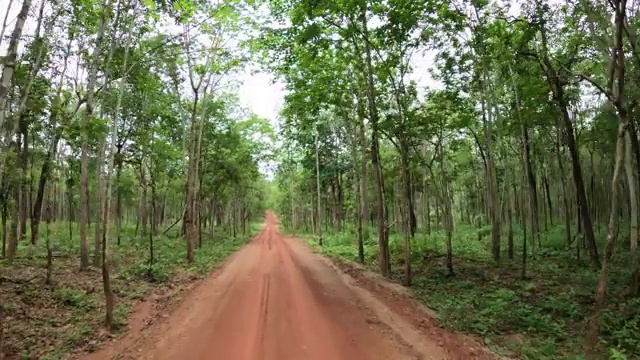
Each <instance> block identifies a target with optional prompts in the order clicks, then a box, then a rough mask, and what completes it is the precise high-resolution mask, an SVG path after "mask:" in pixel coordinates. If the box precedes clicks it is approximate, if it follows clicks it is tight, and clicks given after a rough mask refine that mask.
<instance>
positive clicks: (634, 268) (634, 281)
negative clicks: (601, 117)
mask: <svg viewBox="0 0 640 360" xmlns="http://www.w3.org/2000/svg"><path fill="white" fill-rule="evenodd" d="M633 136H635V134H634V135H633ZM631 137H632V134H631V133H630V132H629V131H627V132H626V134H625V158H624V167H625V172H626V175H627V186H628V187H629V202H630V215H631V216H630V219H629V239H630V243H631V284H630V286H629V291H628V293H629V295H632V296H636V295H637V294H638V290H639V289H638V287H639V286H640V278H639V277H640V274H639V272H638V193H637V187H636V186H637V185H638V179H637V178H636V174H637V173H636V171H635V169H634V167H633V158H632V156H631V148H632V145H631Z"/></svg>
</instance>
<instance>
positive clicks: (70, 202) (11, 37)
mask: <svg viewBox="0 0 640 360" xmlns="http://www.w3.org/2000/svg"><path fill="white" fill-rule="evenodd" d="M1 6H2V7H3V8H5V7H6V9H3V10H2V11H3V12H2V13H3V14H6V16H4V22H3V25H2V34H1V35H0V46H1V48H2V50H3V51H4V56H3V57H2V58H0V59H1V65H0V66H1V69H2V77H1V79H0V84H1V85H0V146H1V147H2V150H1V151H0V154H1V155H0V159H1V161H0V184H1V185H0V213H1V219H2V261H1V262H0V264H1V265H0V270H1V271H2V274H1V275H0V281H2V283H1V284H0V286H1V287H2V288H1V289H2V292H1V294H2V299H0V304H1V306H0V311H3V312H4V314H3V313H0V319H5V320H6V321H5V322H4V323H3V322H2V321H1V320H0V330H1V329H4V330H5V334H6V335H7V336H6V338H7V342H6V346H3V343H2V338H3V336H2V335H3V332H2V331H0V358H1V357H2V356H1V354H2V351H1V350H4V352H5V354H6V355H7V356H8V357H14V356H18V355H20V356H23V357H25V356H26V357H27V358H28V357H34V358H41V357H42V356H44V355H45V354H49V355H51V354H50V353H51V352H52V351H54V352H58V351H63V350H62V347H61V345H60V342H59V341H60V339H63V338H64V337H65V336H67V337H72V338H73V337H74V336H75V335H74V334H76V335H77V333H78V332H79V333H80V335H78V336H75V338H74V339H75V340H68V341H67V343H66V345H76V346H77V345H79V344H83V341H84V339H86V337H87V336H90V335H91V334H97V333H98V332H97V331H96V328H95V327H96V322H95V321H92V319H93V318H95V317H96V315H98V316H100V317H102V319H104V320H103V321H102V322H103V323H105V325H106V327H107V329H115V328H118V324H119V322H120V323H121V321H119V320H118V316H119V315H118V314H120V315H122V309H126V306H125V307H123V306H121V305H126V304H129V303H130V301H129V300H130V296H129V295H131V292H129V291H128V290H127V289H129V286H134V287H136V288H137V289H138V290H136V291H134V292H135V293H137V294H138V295H139V294H143V295H144V294H145V291H146V290H145V289H147V288H148V286H146V284H145V283H144V282H145V281H146V282H151V283H162V282H166V281H169V280H171V279H173V277H174V275H179V273H180V272H181V271H183V270H185V269H196V268H199V269H205V268H210V267H211V266H212V265H213V264H215V263H216V262H217V261H219V260H221V259H222V258H224V255H226V254H228V253H229V252H230V251H232V250H233V249H235V248H236V245H239V244H240V243H241V240H242V239H246V238H248V235H249V233H251V223H252V222H253V221H255V220H259V219H261V218H262V215H263V213H264V210H265V208H266V205H265V204H266V203H265V201H266V192H265V190H266V186H267V183H266V180H265V178H264V176H263V174H262V171H261V169H260V167H261V166H262V165H261V164H262V163H263V162H264V161H266V160H268V158H269V157H270V156H271V153H270V144H271V142H272V141H273V136H274V134H273V130H272V128H271V125H270V123H269V121H268V120H267V119H263V118H260V117H258V116H256V115H254V114H251V113H250V112H249V111H248V110H247V109H244V108H242V107H241V106H240V105H239V104H240V101H239V99H238V97H237V88H238V84H237V80H236V79H237V76H235V75H236V74H237V73H239V72H240V71H243V70H244V66H245V65H246V63H247V51H246V50H245V49H244V48H243V44H242V41H244V40H246V38H247V36H248V35H249V34H250V32H249V31H247V28H249V29H250V27H247V26H246V25H250V21H248V20H246V19H245V17H244V16H241V14H243V13H246V12H247V9H250V8H251V7H250V5H249V4H247V3H244V2H240V1H233V0H232V1H218V2H195V1H176V2H163V1H156V2H154V1H142V2H140V1H133V0H104V1H103V0H100V1H92V0H90V1H76V0H69V1H67V0H63V1H48V0H38V1H31V0H25V1H9V2H2V5H1ZM5 30H6V32H5ZM5 35H6V36H5ZM230 39H231V40H230ZM43 259H44V261H42V260H43ZM182 263H185V264H186V265H185V268H184V269H183V266H182ZM78 269H79V271H78ZM94 269H98V270H99V271H95V270H94ZM180 269H182V270H180ZM112 273H113V274H112ZM32 275H33V276H32ZM94 275H96V276H94ZM94 282H95V283H97V284H94ZM100 283H102V286H100ZM16 284H18V285H20V284H21V285H20V286H14V285H16ZM33 284H36V285H37V287H36V289H37V291H36V289H34V288H32V285H33ZM95 286H98V288H100V287H102V288H103V291H99V290H98V291H94V290H95V289H94V287H95ZM61 292H63V293H67V292H70V293H72V294H76V293H80V294H81V295H83V294H84V295H86V304H89V305H86V306H87V307H86V309H90V310H93V311H90V312H91V314H92V316H91V317H88V318H87V319H88V320H86V323H82V324H77V323H76V322H77V321H84V320H82V317H80V318H78V317H74V316H71V315H69V314H70V313H67V312H66V310H59V311H58V312H53V313H48V312H47V309H51V308H53V309H55V308H56V307H59V306H62V305H64V304H62V305H61V304H60V303H59V302H57V299H59V298H60V296H56V294H60V293H61ZM23 294H29V295H23ZM62 298H64V296H62ZM83 299H84V297H83ZM76 300H77V299H76ZM76 300H73V301H72V302H73V303H74V304H76V303H81V302H80V301H79V300H78V301H76ZM34 301H35V303H34ZM64 301H67V300H64V299H63V303H64ZM67 302H68V301H67ZM82 304H84V302H82ZM82 304H80V305H78V304H76V307H80V308H82V307H83V306H85V305H82ZM39 308H41V309H42V311H39V312H38V310H39ZM60 309H66V308H65V307H64V306H62V307H61V308H60ZM118 309H120V310H118ZM118 311H120V313H118ZM125 311H126V310H125ZM114 312H115V314H114ZM47 314H49V315H47ZM51 314H54V316H53V319H55V320H52V321H51V322H49V320H48V318H47V316H51ZM65 314H67V315H69V316H71V317H69V316H67V315H65ZM104 314H106V318H105V317H104V316H105V315H104ZM30 318H31V319H42V320H37V321H42V322H43V323H44V324H48V325H42V324H41V325H38V326H35V325H34V326H33V327H32V328H31V329H29V328H28V326H25V323H24V322H25V321H27V322H32V323H33V322H34V321H32V320H28V319H30ZM120 320H121V319H120ZM37 321H36V323H37ZM56 322H57V323H56ZM97 323H98V324H99V323H100V321H98V322H97ZM65 324H70V325H69V326H67V325H65ZM83 326H84V327H83ZM61 327H62V328H63V329H64V330H60V328H61ZM39 328H49V330H50V332H49V333H47V332H46V331H40V330H39ZM56 329H58V331H56ZM78 329H84V330H78ZM38 331H40V332H38ZM38 337H39V339H36V338H38ZM43 341H44V343H42V342H43ZM85 345H86V344H85ZM72 348H73V346H72ZM59 355H64V354H63V353H62V354H59Z"/></svg>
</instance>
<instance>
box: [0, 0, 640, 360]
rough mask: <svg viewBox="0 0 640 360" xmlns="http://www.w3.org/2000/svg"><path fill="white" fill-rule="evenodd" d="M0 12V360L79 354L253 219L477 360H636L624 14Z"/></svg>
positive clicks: (554, 8) (279, 8)
mask: <svg viewBox="0 0 640 360" xmlns="http://www.w3.org/2000/svg"><path fill="white" fill-rule="evenodd" d="M0 8H2V9H1V10H0V21H2V27H1V28H0V29H1V30H0V69H1V70H0V228H1V229H2V233H1V234H0V237H1V238H2V250H1V259H0V360H2V359H58V358H68V357H69V356H71V355H73V354H80V353H86V352H91V351H94V350H96V349H99V348H101V347H102V346H103V345H104V344H105V343H106V342H108V341H110V340H111V339H113V338H115V337H117V336H118V335H119V334H122V333H123V332H124V331H125V330H126V327H127V324H128V321H129V319H130V318H131V315H132V314H133V313H135V309H134V308H135V306H134V305H135V304H136V303H139V302H141V301H155V304H156V305H157V306H156V308H158V309H160V310H159V311H165V310H164V309H168V308H169V305H170V303H171V301H173V300H172V299H178V298H179V296H180V295H181V294H182V293H183V292H185V290H186V289H188V288H189V287H190V286H191V285H192V284H194V283H195V282H196V281H197V280H198V279H201V278H203V277H206V276H207V275H208V274H210V273H211V271H212V270H213V269H214V268H216V266H217V265H219V264H220V263H221V262H222V261H223V260H224V259H225V258H227V256H228V255H230V254H231V253H232V252H234V251H235V250H238V249H239V248H241V247H242V246H243V245H244V244H246V243H247V242H248V241H249V239H251V238H252V236H253V235H255V234H256V233H257V232H258V231H259V226H260V224H261V223H262V222H263V221H264V219H265V211H267V210H268V209H271V210H273V211H274V213H275V214H277V216H278V221H279V227H280V231H282V232H286V233H287V234H291V235H293V236H297V237H298V238H300V239H301V240H308V243H309V244H310V246H311V247H312V248H314V249H315V250H317V252H319V253H321V255H323V256H327V257H329V258H331V259H332V261H334V262H335V263H338V264H342V266H343V267H349V268H354V269H355V268H357V269H360V270H362V269H365V270H367V271H373V272H377V273H379V274H380V276H381V279H384V280H385V281H391V282H397V283H398V284H399V285H398V286H404V287H406V289H408V290H409V293H410V294H411V296H413V297H414V298H415V299H417V300H419V301H420V302H422V303H424V305H426V306H427V307H428V308H429V309H431V310H432V312H433V316H434V321H436V322H437V323H438V325H439V326H442V327H444V328H445V329H447V330H448V331H453V332H459V333H464V334H470V335H472V336H473V337H474V338H476V339H479V341H480V342H482V343H483V345H484V346H486V347H487V348H489V349H491V350H492V351H493V352H494V353H495V354H497V356H504V357H506V358H516V359H588V360H591V359H603V358H610V359H635V358H639V357H640V331H639V329H640V268H639V266H640V263H639V255H640V253H639V250H638V236H639V230H638V215H639V209H638V205H639V192H638V191H639V186H640V140H639V139H640V129H639V128H640V104H639V101H640V100H639V99H640V38H639V35H638V30H639V27H640V2H639V1H635V0H634V1H628V0H608V1H595V0H553V1H552V0H530V1H524V0H514V1H505V0H492V1H489V0H208V1H196V0H176V1H166V0H7V1H3V2H2V4H0ZM256 69H257V70H259V71H261V72H263V73H266V74H269V76H271V77H272V78H273V80H274V81H276V82H278V83H279V84H281V85H282V87H283V91H282V99H281V100H282V101H281V104H272V105H273V106H274V107H277V110H278V112H279V115H278V116H277V118H273V119H270V118H266V117H262V116H260V115H258V114H257V112H254V111H253V110H252V109H249V108H248V107H247V105H246V102H245V101H243V98H242V96H243V95H242V92H241V91H240V90H239V89H240V86H241V85H242V81H243V80H242V79H243V76H245V78H246V76H249V75H246V74H249V73H250V72H251V71H253V70H256ZM243 74H245V75H243ZM269 214H270V215H269V219H270V220H269V224H271V225H270V226H272V227H273V229H275V224H276V220H275V217H273V216H272V214H271V213H269ZM274 231H275V230H274ZM274 233H275V232H274ZM287 241H288V240H287ZM355 263H360V264H359V265H358V264H355ZM360 270H359V271H360ZM149 299H155V300H149ZM167 311H168V310H167Z"/></svg>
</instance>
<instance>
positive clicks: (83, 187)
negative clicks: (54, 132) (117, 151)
mask: <svg viewBox="0 0 640 360" xmlns="http://www.w3.org/2000/svg"><path fill="white" fill-rule="evenodd" d="M103 4H104V6H103V7H104V9H105V11H103V12H102V15H101V17H100V25H99V28H98V36H97V40H96V46H95V49H94V51H93V54H92V56H91V63H90V65H89V81H88V84H87V95H86V99H87V101H86V107H87V108H86V111H85V115H84V117H83V120H82V145H81V150H80V268H81V269H83V270H84V269H86V268H88V267H89V248H88V244H87V237H88V232H89V231H88V227H89V123H90V121H91V117H92V115H93V105H94V104H93V101H94V96H95V94H94V89H95V85H96V80H97V77H98V62H99V56H100V53H101V51H102V40H103V38H104V31H105V28H106V23H107V19H106V17H107V13H108V10H109V9H111V5H112V3H111V0H105V1H104V2H103ZM98 221H99V220H98ZM104 267H105V265H104V264H103V268H104Z"/></svg>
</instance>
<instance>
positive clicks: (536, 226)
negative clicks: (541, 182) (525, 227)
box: [522, 125, 540, 259]
mask: <svg viewBox="0 0 640 360" xmlns="http://www.w3.org/2000/svg"><path fill="white" fill-rule="evenodd" d="M522 139H523V146H524V166H525V171H526V174H527V183H528V184H529V202H530V203H531V204H530V206H529V216H531V244H532V245H531V248H532V250H533V251H534V259H535V248H536V245H537V246H540V223H539V217H538V191H537V185H536V176H535V175H534V174H533V165H532V161H531V145H530V142H529V129H528V127H527V125H522Z"/></svg>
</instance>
